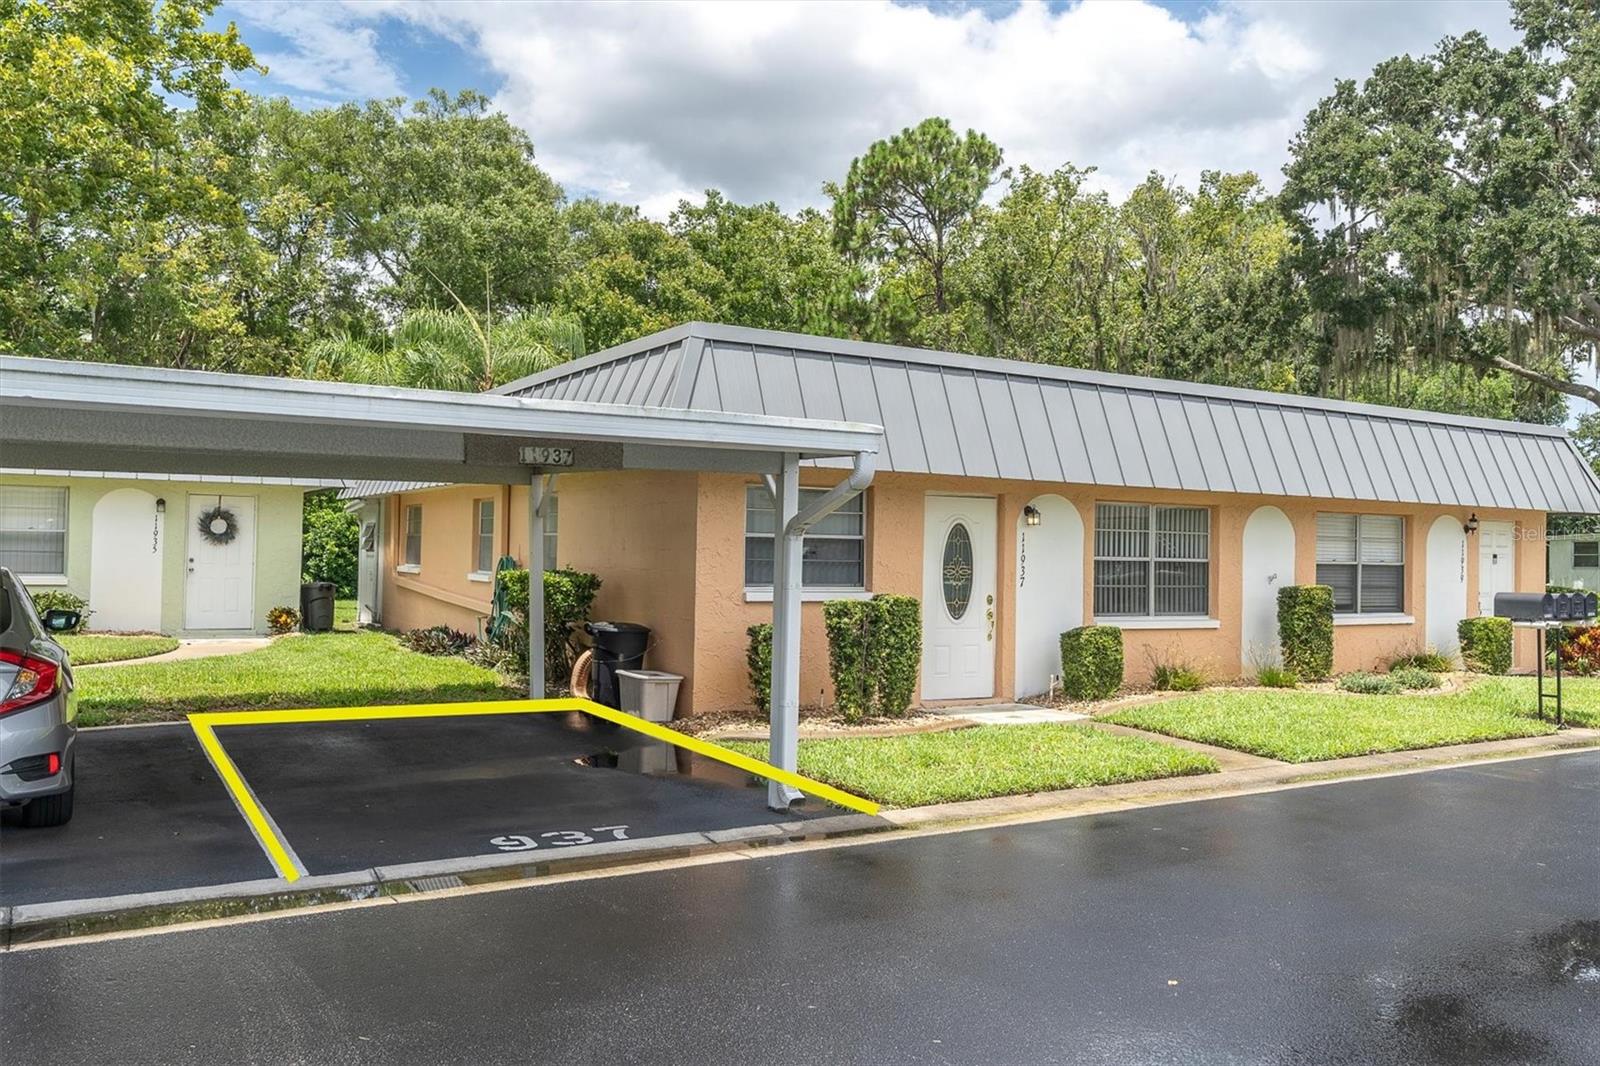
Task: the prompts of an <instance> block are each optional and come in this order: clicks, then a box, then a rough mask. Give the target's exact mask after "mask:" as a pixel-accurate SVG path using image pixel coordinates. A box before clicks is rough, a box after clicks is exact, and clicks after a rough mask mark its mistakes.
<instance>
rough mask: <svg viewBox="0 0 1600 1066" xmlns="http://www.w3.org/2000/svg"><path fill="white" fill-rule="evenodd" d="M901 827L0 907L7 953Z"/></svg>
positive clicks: (515, 857)
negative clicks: (56, 943) (27, 946)
mask: <svg viewBox="0 0 1600 1066" xmlns="http://www.w3.org/2000/svg"><path fill="white" fill-rule="evenodd" d="M895 828H896V827H895V825H894V824H893V823H891V822H889V821H887V820H885V819H883V818H880V817H875V816H872V815H866V814H842V815H832V816H825V817H820V818H805V819H797V820H791V821H784V822H769V823H765V824H761V825H750V826H739V827H736V828H733V829H718V830H712V831H709V832H705V833H676V834H669V835H666V836H658V837H643V838H640V839H638V840H608V841H603V842H601V843H597V844H583V845H579V846H576V847H570V848H562V849H561V850H560V851H554V850H549V851H544V852H542V853H541V854H540V855H539V857H537V858H534V857H533V855H532V854H530V853H527V852H511V853H502V854H498V855H469V856H464V857H461V858H454V859H439V860H435V861H431V862H413V863H399V864H395V865H392V866H379V867H374V868H372V869H369V870H354V871H350V872H347V873H339V874H319V875H313V876H306V877H302V878H300V879H299V880H298V881H295V882H294V883H293V884H289V883H287V882H285V881H282V880H279V879H276V878H264V879H260V880H255V881H235V882H232V883H229V884H221V885H204V886H200V887H196V888H184V889H173V890H169V891H163V892H141V893H135V894H129V895H121V896H102V897H98V898H94V899H74V900H59V901H54V902H50V903H26V904H20V905H17V906H11V907H0V948H4V949H9V948H11V947H14V946H21V945H24V944H34V943H39V942H41V941H46V940H59V939H63V938H67V937H82V936H92V935H95V934H97V933H113V932H123V931H128V930H138V929H148V928H153V927H157V926H162V925H174V924H179V923H184V922H194V921H204V920H207V919H217V918H231V917H237V916H240V915H251V914H266V913H271V912H275V911H286V910H294V909H299V908H304V907H315V906H319V905H324V904H330V903H349V902H356V901H359V900H373V899H380V898H385V897H394V896H415V895H421V894H425V893H429V892H438V891H443V890H447V889H452V888H461V887H465V886H470V885H483V884H492V883H497V882H514V881H535V880H538V879H540V878H544V877H552V876H557V875H561V874H572V873H579V872H582V871H586V870H599V869H608V868H613V867H616V868H620V867H626V866H638V865H643V864H646V863H655V862H664V861H670V860H673V859H682V858H688V857H690V856H695V855H705V854H713V853H727V854H738V853H743V852H746V851H748V850H749V849H751V848H759V847H764V846H771V845H777V844H794V843H803V842H806V841H817V840H833V839H837V838H840V837H846V836H857V835H860V834H863V833H879V832H887V831H890V830H893V829H895Z"/></svg>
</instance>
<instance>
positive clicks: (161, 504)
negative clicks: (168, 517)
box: [156, 499, 167, 514]
mask: <svg viewBox="0 0 1600 1066" xmlns="http://www.w3.org/2000/svg"><path fill="white" fill-rule="evenodd" d="M166 513H167V501H166V500H161V499H158V500H156V514H166Z"/></svg>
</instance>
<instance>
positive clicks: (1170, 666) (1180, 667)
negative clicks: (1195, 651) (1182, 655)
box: [1151, 662, 1206, 692]
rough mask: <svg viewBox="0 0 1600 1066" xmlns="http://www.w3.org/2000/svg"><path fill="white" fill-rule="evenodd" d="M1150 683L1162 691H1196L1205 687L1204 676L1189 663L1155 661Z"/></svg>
mask: <svg viewBox="0 0 1600 1066" xmlns="http://www.w3.org/2000/svg"><path fill="white" fill-rule="evenodd" d="M1151 684H1152V685H1153V686H1154V687H1155V688H1156V689H1157V690H1158V691H1162V692H1198V691H1199V690H1200V689H1203V688H1205V687H1206V676H1205V674H1203V673H1201V672H1200V670H1199V669H1198V668H1196V667H1194V666H1191V665H1190V664H1189V663H1185V662H1177V663H1156V664H1155V669H1154V670H1153V671H1152V674H1151Z"/></svg>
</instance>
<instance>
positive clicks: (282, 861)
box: [189, 715, 305, 881]
mask: <svg viewBox="0 0 1600 1066" xmlns="http://www.w3.org/2000/svg"><path fill="white" fill-rule="evenodd" d="M197 717H199V716H198V715H190V716H189V727H190V728H191V729H193V730H194V735H195V736H196V737H198V738H199V740H200V746H201V747H202V748H204V749H205V753H206V757H207V758H209V759H210V760H211V765H212V766H214V767H216V770H217V775H218V776H220V777H221V778H222V783H223V784H225V785H227V786H228V795H230V796H231V797H233V802H234V805H235V806H236V807H238V808H239V813H240V814H242V815H244V820H245V821H246V822H247V823H248V824H249V826H250V831H251V832H252V833H254V834H255V836H256V840H257V841H258V842H260V844H261V848H262V850H263V851H265V852H266V853H267V858H268V859H270V860H271V862H272V865H273V866H274V867H276V868H277V871H278V876H280V877H282V878H283V879H284V880H285V881H298V880H300V877H301V875H303V874H304V873H305V868H304V867H303V866H301V865H300V860H299V859H298V857H296V856H295V855H294V853H293V852H292V851H290V850H289V845H288V842H287V841H285V840H284V839H283V834H282V833H280V832H279V831H278V827H277V825H276V824H275V823H274V822H273V821H272V819H271V818H268V817H267V813H266V811H264V810H262V808H261V804H260V803H258V802H257V801H256V796H255V793H254V792H253V791H252V790H251V789H250V786H249V785H247V784H246V783H245V780H244V777H243V776H242V775H241V774H240V773H239V768H238V767H237V766H235V765H234V764H233V760H232V759H231V758H229V757H228V753H227V752H226V751H224V750H223V747H222V743H221V742H220V741H219V740H217V734H216V733H215V732H214V731H213V730H212V728H211V726H210V725H208V724H206V723H204V722H197V721H195V719H196V718H197Z"/></svg>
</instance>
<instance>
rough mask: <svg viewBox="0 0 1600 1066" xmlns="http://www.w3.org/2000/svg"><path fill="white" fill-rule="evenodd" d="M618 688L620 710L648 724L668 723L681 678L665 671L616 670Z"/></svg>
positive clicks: (676, 703)
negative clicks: (620, 699)
mask: <svg viewBox="0 0 1600 1066" xmlns="http://www.w3.org/2000/svg"><path fill="white" fill-rule="evenodd" d="M617 684H618V686H619V687H620V688H621V690H622V693H621V695H622V707H621V710H624V711H627V712H628V713H629V714H636V715H638V716H639V717H640V718H643V719H644V720H645V721H647V722H670V721H672V715H673V712H674V711H675V710H676V709H677V706H678V686H679V685H681V684H683V676H682V675H681V674H669V673H667V672H666V671H665V670H618V671H617Z"/></svg>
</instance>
